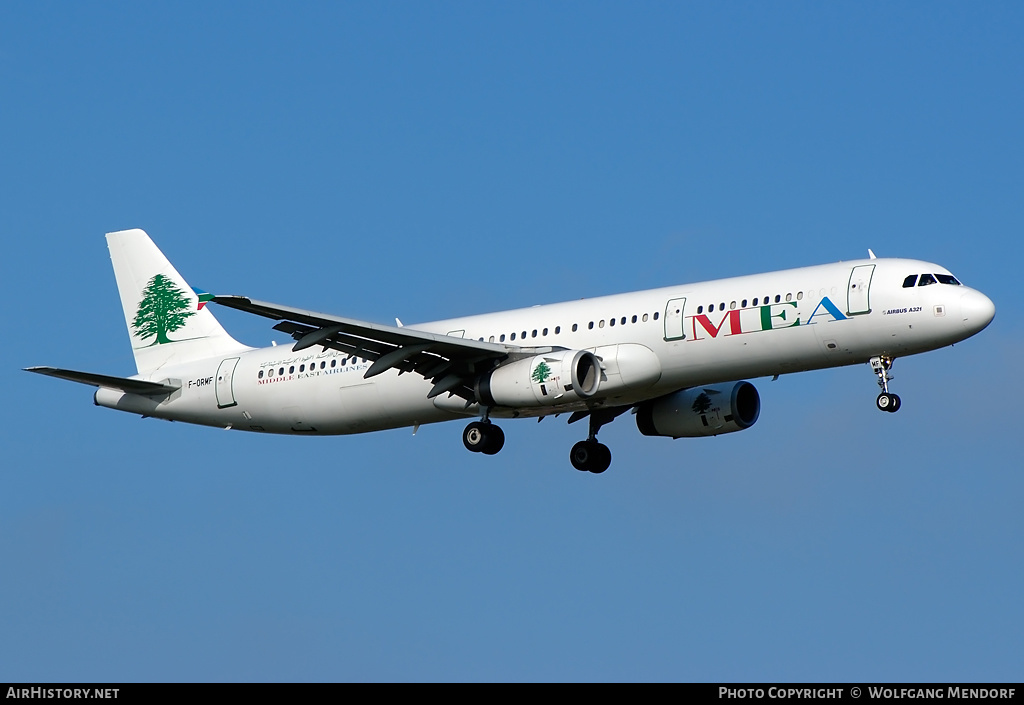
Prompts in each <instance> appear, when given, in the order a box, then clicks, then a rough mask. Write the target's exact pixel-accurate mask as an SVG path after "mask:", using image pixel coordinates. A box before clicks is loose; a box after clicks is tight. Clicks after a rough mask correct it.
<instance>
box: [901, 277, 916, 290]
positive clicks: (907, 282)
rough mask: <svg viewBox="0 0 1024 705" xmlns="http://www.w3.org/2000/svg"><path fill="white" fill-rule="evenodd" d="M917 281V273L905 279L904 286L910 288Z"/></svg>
mask: <svg viewBox="0 0 1024 705" xmlns="http://www.w3.org/2000/svg"><path fill="white" fill-rule="evenodd" d="M916 283H917V275H916V274H911V275H910V276H909V277H907V278H906V279H904V280H903V288H904V289H909V288H910V287H912V286H914V284H916Z"/></svg>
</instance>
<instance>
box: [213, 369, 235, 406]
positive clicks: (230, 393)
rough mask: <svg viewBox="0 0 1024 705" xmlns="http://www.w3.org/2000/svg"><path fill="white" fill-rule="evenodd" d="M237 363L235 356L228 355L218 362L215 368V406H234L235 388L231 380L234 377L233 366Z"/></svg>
mask: <svg viewBox="0 0 1024 705" xmlns="http://www.w3.org/2000/svg"><path fill="white" fill-rule="evenodd" d="M237 365H238V358H237V357H229V358H228V359H226V360H224V361H223V362H221V363H220V367H218V368H217V408H218V409H226V408H228V407H229V406H236V405H237V404H238V402H237V401H235V388H234V385H233V384H232V382H231V378H232V377H234V374H235V367H236V366H237Z"/></svg>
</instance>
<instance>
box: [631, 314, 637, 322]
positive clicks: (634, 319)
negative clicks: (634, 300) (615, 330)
mask: <svg viewBox="0 0 1024 705" xmlns="http://www.w3.org/2000/svg"><path fill="white" fill-rule="evenodd" d="M631 322H632V323H636V314H633V318H632V320H631Z"/></svg>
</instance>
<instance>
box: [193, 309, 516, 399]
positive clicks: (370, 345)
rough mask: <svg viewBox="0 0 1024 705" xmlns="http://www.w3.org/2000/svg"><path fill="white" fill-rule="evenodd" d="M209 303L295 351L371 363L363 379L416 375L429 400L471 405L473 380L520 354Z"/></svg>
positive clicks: (300, 312) (319, 316) (301, 314)
mask: <svg viewBox="0 0 1024 705" xmlns="http://www.w3.org/2000/svg"><path fill="white" fill-rule="evenodd" d="M212 301H213V302H214V303H217V304H220V305H221V306H227V307H229V308H233V309H237V310H239V311H245V312H246V313H254V314H256V315H258V316H263V317H265V318H270V319H273V320H276V321H280V322H279V323H278V324H277V325H275V326H274V329H275V330H279V331H281V332H282V333H287V334H288V335H290V336H292V338H294V339H295V341H296V343H295V345H294V346H293V347H292V349H293V350H296V351H298V350H302V349H304V348H307V347H313V346H317V345H319V346H322V347H324V348H330V349H332V350H337V351H338V352H341V353H343V354H345V355H353V356H356V357H361V358H364V359H366V360H371V361H372V362H373V364H372V365H370V368H369V369H368V370H367V371H366V372H365V373H364V375H363V376H364V377H366V378H369V377H375V376H377V375H379V374H381V373H383V372H386V371H387V370H390V369H397V370H398V372H399V374H402V373H405V372H415V373H416V374H419V375H422V376H423V377H424V378H425V379H428V380H430V381H431V382H433V384H434V387H433V388H432V389H431V390H430V392H429V393H428V394H427V396H428V398H432V397H434V396H438V395H440V394H444V393H445V392H448V393H449V394H455V395H458V396H460V397H462V398H464V399H466V400H467V401H475V399H476V395H475V393H474V391H473V379H474V378H475V377H476V376H477V374H479V373H480V372H482V371H484V370H486V369H490V368H491V367H493V366H494V365H495V364H497V363H498V362H500V361H502V360H505V359H507V358H508V357H509V356H510V355H517V354H521V353H522V352H523V349H522V348H518V347H515V346H507V345H503V344H498V343H485V342H483V341H481V340H471V339H466V338H456V337H455V336H451V335H440V334H438V333H428V332H426V331H420V330H416V329H415V328H409V327H408V326H388V325H382V324H379V323H367V322H365V321H358V320H355V319H352V318H341V317H339V316H331V315H328V314H324V313H316V312H314V311H306V310H304V309H298V308H292V307H290V306H278V305H276V304H270V303H266V302H264V301H253V300H252V299H249V298H247V297H245V296H215V297H213V299H212Z"/></svg>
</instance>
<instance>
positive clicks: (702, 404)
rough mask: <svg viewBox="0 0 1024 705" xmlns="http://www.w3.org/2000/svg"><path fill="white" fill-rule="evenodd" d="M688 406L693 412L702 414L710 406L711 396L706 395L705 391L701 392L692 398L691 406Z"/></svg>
mask: <svg viewBox="0 0 1024 705" xmlns="http://www.w3.org/2000/svg"><path fill="white" fill-rule="evenodd" d="M690 408H691V409H693V413H695V414H703V413H704V412H706V411H707V410H708V409H710V408H711V397H709V396H708V394H707V392H701V393H700V394H698V395H697V398H696V399H694V400H693V406H692V407H690Z"/></svg>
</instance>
